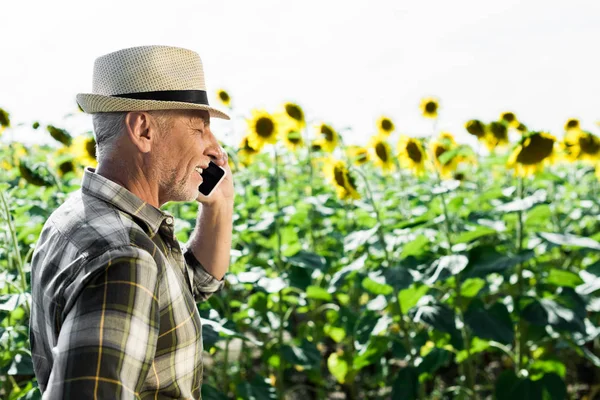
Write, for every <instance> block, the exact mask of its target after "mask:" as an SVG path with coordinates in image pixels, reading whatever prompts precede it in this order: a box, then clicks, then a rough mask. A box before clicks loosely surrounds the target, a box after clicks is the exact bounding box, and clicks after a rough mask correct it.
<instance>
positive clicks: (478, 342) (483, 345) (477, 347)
mask: <svg viewBox="0 0 600 400" xmlns="http://www.w3.org/2000/svg"><path fill="white" fill-rule="evenodd" d="M490 347H491V346H490V342H488V341H487V340H484V339H479V338H478V337H477V336H475V337H473V340H471V348H470V349H469V351H467V350H466V349H464V350H461V351H459V352H458V353H456V362H457V363H459V364H461V363H462V362H463V361H465V360H466V359H467V358H469V353H470V354H471V356H472V355H473V354H477V353H481V352H484V351H486V350H487V349H489V348H490Z"/></svg>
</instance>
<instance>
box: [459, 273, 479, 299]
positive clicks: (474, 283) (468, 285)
mask: <svg viewBox="0 0 600 400" xmlns="http://www.w3.org/2000/svg"><path fill="white" fill-rule="evenodd" d="M484 286H485V281H484V280H483V279H481V278H469V279H467V280H466V281H464V282H463V284H462V286H461V288H460V294H461V295H462V296H463V297H467V298H472V297H475V296H477V293H479V291H480V290H481V289H483V288H484Z"/></svg>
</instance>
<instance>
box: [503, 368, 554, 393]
mask: <svg viewBox="0 0 600 400" xmlns="http://www.w3.org/2000/svg"><path fill="white" fill-rule="evenodd" d="M542 390H543V389H542V385H541V384H540V383H539V382H532V381H531V380H529V379H519V378H518V377H517V376H516V375H515V372H514V371H513V370H511V369H509V370H505V371H504V372H502V373H501V374H500V376H499V377H498V380H497V381H496V390H495V394H496V399H497V400H543V397H542V396H543V394H542V393H543V392H542Z"/></svg>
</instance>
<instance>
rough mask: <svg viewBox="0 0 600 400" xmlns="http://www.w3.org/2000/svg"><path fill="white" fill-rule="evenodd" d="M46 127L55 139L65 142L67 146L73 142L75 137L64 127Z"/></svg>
mask: <svg viewBox="0 0 600 400" xmlns="http://www.w3.org/2000/svg"><path fill="white" fill-rule="evenodd" d="M46 129H47V130H48V132H50V136H52V137H53V138H54V140H56V141H57V142H60V143H62V144H64V145H65V146H70V145H71V143H72V142H73V137H72V136H71V135H70V134H69V132H67V131H66V130H64V129H60V128H57V127H55V126H52V125H48V126H47V127H46Z"/></svg>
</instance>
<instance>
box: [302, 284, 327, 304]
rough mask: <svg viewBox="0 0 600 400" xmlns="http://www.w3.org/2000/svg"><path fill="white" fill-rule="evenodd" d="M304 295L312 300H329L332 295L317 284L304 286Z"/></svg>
mask: <svg viewBox="0 0 600 400" xmlns="http://www.w3.org/2000/svg"><path fill="white" fill-rule="evenodd" d="M306 297H307V298H309V299H314V300H323V301H331V300H333V296H332V295H331V293H329V292H328V291H327V290H325V289H323V288H322V287H319V286H309V287H307V288H306Z"/></svg>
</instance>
